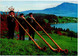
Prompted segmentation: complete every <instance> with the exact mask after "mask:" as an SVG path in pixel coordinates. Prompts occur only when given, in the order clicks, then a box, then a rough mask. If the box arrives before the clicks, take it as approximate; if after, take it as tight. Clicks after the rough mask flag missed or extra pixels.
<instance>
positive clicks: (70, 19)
mask: <svg viewBox="0 0 80 56" xmlns="http://www.w3.org/2000/svg"><path fill="white" fill-rule="evenodd" d="M63 22H64V23H77V22H78V18H74V17H63V18H59V17H58V23H63Z"/></svg>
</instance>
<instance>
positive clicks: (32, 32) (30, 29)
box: [26, 13, 36, 40]
mask: <svg viewBox="0 0 80 56" xmlns="http://www.w3.org/2000/svg"><path fill="white" fill-rule="evenodd" d="M33 19H34V18H33V14H32V13H29V17H28V18H27V19H26V20H27V21H28V22H29V23H30V24H31V25H32V26H33V27H34V28H35V27H36V26H35V22H34V20H33ZM27 26H28V29H29V34H30V35H31V36H32V38H33V39H34V35H35V31H34V30H33V29H32V28H31V27H30V26H29V25H27ZM29 40H31V38H30V37H29Z"/></svg>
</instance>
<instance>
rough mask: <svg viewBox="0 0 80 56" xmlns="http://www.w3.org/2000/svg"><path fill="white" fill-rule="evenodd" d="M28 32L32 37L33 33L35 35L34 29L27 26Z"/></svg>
mask: <svg viewBox="0 0 80 56" xmlns="http://www.w3.org/2000/svg"><path fill="white" fill-rule="evenodd" d="M29 34H30V36H32V38H33V39H34V35H35V31H34V30H33V29H30V28H29ZM29 40H31V38H30V37H29Z"/></svg>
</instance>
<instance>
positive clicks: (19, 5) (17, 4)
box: [0, 0, 77, 11]
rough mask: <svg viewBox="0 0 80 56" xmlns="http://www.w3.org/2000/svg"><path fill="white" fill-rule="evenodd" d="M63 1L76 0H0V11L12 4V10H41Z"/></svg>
mask: <svg viewBox="0 0 80 56" xmlns="http://www.w3.org/2000/svg"><path fill="white" fill-rule="evenodd" d="M63 2H69V3H76V4H77V0H73V1H71V0H69V1H68V0H67V1H66V0H64V1H63V0H62V1H60V0H59V1H50V0H44V1H40V0H39V1H38V0H35V1H34V0H33V1H31V0H29V1H27V0H14V1H13V0H7V1H6V0H0V11H9V10H8V8H9V7H11V6H13V8H15V10H14V11H25V10H43V9H46V8H52V7H56V6H58V5H60V4H61V3H63Z"/></svg>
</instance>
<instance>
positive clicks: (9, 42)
mask: <svg viewBox="0 0 80 56" xmlns="http://www.w3.org/2000/svg"><path fill="white" fill-rule="evenodd" d="M39 33H40V34H41V35H42V36H43V37H44V38H45V39H46V40H47V42H49V43H50V45H51V46H52V47H54V48H57V47H56V45H55V44H54V43H53V42H52V41H51V40H50V39H49V38H48V37H47V36H46V34H44V33H42V31H40V32H39ZM49 35H50V36H51V37H52V38H53V39H54V40H55V41H56V43H57V44H58V45H59V46H60V47H61V48H62V49H68V54H65V53H63V52H60V53H58V52H53V51H52V50H51V49H50V48H49V47H48V46H47V44H45V42H44V41H43V40H42V39H41V38H40V37H39V36H38V35H37V34H35V39H37V40H36V42H37V43H38V44H39V45H40V46H41V47H44V46H46V47H47V50H46V51H41V50H39V49H38V48H37V47H36V45H35V44H34V43H33V42H32V41H29V40H25V41H22V40H16V38H14V39H7V38H5V39H2V38H0V55H77V38H72V40H71V38H70V37H67V36H60V35H58V34H55V33H52V34H49ZM25 37H26V38H28V36H27V35H26V36H25Z"/></svg>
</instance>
